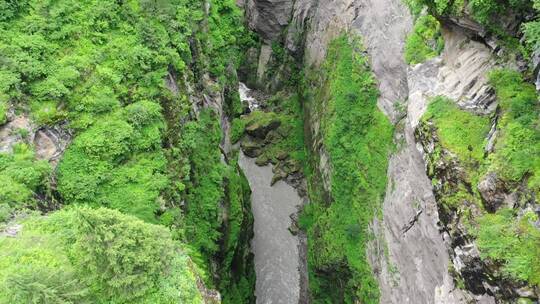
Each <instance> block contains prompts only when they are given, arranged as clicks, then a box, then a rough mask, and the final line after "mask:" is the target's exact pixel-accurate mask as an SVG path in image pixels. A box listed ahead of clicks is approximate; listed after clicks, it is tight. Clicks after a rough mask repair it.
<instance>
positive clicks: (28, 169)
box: [0, 144, 51, 222]
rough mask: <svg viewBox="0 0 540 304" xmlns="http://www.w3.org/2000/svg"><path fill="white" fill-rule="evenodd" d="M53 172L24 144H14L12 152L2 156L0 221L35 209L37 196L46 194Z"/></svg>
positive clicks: (0, 164) (0, 160)
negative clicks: (12, 211) (22, 211)
mask: <svg viewBox="0 0 540 304" xmlns="http://www.w3.org/2000/svg"><path fill="white" fill-rule="evenodd" d="M50 171H51V168H50V165H49V164H48V163H47V162H46V161H38V160H36V159H35V157H34V151H33V150H32V149H31V148H30V147H29V146H27V145H25V144H17V145H15V146H14V147H13V153H0V208H1V210H2V211H1V212H0V222H2V221H4V220H7V218H8V217H9V215H10V211H11V210H16V209H23V208H31V207H34V208H35V207H36V205H37V204H38V199H37V193H43V192H46V190H47V189H46V188H47V184H48V177H49V174H50Z"/></svg>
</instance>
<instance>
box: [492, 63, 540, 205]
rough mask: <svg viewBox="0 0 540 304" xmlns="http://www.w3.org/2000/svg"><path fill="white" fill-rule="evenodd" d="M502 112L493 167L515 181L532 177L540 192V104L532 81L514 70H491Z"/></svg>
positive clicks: (503, 176) (532, 185) (493, 156)
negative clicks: (525, 79)
mask: <svg viewBox="0 0 540 304" xmlns="http://www.w3.org/2000/svg"><path fill="white" fill-rule="evenodd" d="M490 81H491V83H492V85H493V86H494V87H495V91H496V93H497V98H498V100H499V106H500V108H501V112H502V115H501V117H500V119H499V130H500V133H499V134H500V135H499V138H498V139H497V143H496V146H495V153H494V154H492V155H490V157H489V160H490V167H489V169H490V170H493V171H496V172H498V173H499V174H500V176H501V177H502V178H504V179H505V180H508V181H511V182H519V181H521V180H522V179H523V178H527V179H528V185H529V187H530V188H531V189H532V190H533V191H535V192H536V193H537V194H540V125H539V124H540V120H539V117H540V116H539V115H540V105H539V103H538V95H537V93H536V89H535V87H534V86H533V85H532V84H529V83H526V82H525V81H524V80H523V77H522V76H521V74H519V73H518V72H515V71H510V70H497V71H494V72H493V73H491V75H490Z"/></svg>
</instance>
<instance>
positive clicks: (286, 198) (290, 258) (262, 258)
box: [239, 85, 302, 304]
mask: <svg viewBox="0 0 540 304" xmlns="http://www.w3.org/2000/svg"><path fill="white" fill-rule="evenodd" d="M242 89H246V90H249V89H247V88H246V87H245V86H243V87H242V85H241V86H240V93H241V96H242V98H243V99H244V98H245V97H246V96H248V95H247V93H248V91H245V92H242ZM244 100H246V99H244ZM248 101H249V102H250V108H251V107H252V106H254V107H255V106H256V101H255V100H254V99H252V100H248ZM239 164H240V167H241V168H242V170H243V171H244V173H245V175H246V177H247V179H248V181H249V185H250V187H251V190H252V194H251V204H252V212H253V217H254V219H255V223H254V232H255V236H254V238H253V240H252V242H251V248H252V251H253V253H254V255H255V272H256V274H257V282H256V286H255V294H256V296H257V304H297V303H298V302H299V299H300V271H299V266H300V259H299V244H300V240H299V238H298V237H296V236H294V235H292V234H291V233H290V232H289V230H288V228H289V226H290V225H291V222H292V220H291V217H290V216H291V214H293V213H295V212H296V211H297V206H298V205H301V204H302V200H301V198H300V197H299V196H298V193H297V191H296V190H295V189H294V188H293V187H291V186H290V185H288V184H287V183H285V182H282V181H280V182H277V183H276V184H275V185H274V186H270V182H271V180H272V176H273V173H272V167H271V166H265V167H259V166H257V165H256V164H255V160H254V159H252V158H248V157H247V156H245V155H244V154H243V153H242V152H241V153H240V159H239Z"/></svg>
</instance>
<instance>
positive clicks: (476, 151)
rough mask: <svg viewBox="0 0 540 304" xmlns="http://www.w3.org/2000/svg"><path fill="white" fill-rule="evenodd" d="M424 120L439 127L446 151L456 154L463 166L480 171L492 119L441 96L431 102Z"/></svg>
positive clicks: (438, 131)
mask: <svg viewBox="0 0 540 304" xmlns="http://www.w3.org/2000/svg"><path fill="white" fill-rule="evenodd" d="M422 120H423V121H432V122H433V123H434V124H435V126H436V128H437V135H438V136H439V140H440V144H441V145H442V146H443V147H444V148H445V149H447V150H449V151H451V152H452V153H455V154H456V155H457V157H458V158H459V160H460V161H461V162H462V163H463V164H466V165H467V166H471V167H474V166H475V167H476V168H478V165H479V164H480V163H481V162H482V160H483V158H484V146H485V142H484V141H485V139H486V137H487V134H488V132H489V130H490V128H491V122H490V119H489V117H487V116H478V115H475V114H473V113H470V112H467V111H464V110H461V109H460V108H459V107H458V106H457V105H456V104H455V102H453V101H452V100H449V99H447V98H445V97H442V96H438V97H435V98H434V99H433V100H432V101H431V102H430V104H429V106H428V109H427V111H426V113H425V114H424V116H423V117H422Z"/></svg>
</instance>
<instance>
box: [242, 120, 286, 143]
mask: <svg viewBox="0 0 540 304" xmlns="http://www.w3.org/2000/svg"><path fill="white" fill-rule="evenodd" d="M280 125H281V121H280V120H279V119H278V118H272V119H268V120H263V121H254V122H252V123H250V124H249V125H248V126H247V127H246V132H247V134H249V135H251V136H253V137H256V138H259V139H265V138H266V135H267V134H268V132H270V131H272V130H275V129H277V128H279V126H280Z"/></svg>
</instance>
